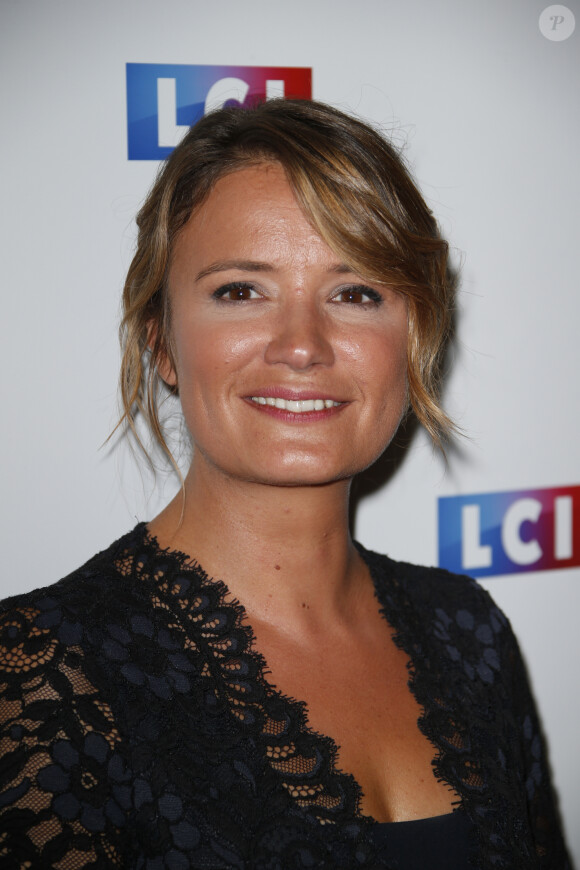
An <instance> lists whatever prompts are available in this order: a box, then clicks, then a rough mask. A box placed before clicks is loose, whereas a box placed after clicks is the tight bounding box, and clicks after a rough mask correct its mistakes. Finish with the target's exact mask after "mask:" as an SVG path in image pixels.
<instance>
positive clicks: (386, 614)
mask: <svg viewBox="0 0 580 870" xmlns="http://www.w3.org/2000/svg"><path fill="white" fill-rule="evenodd" d="M137 530H140V531H141V533H142V535H143V543H144V544H145V545H146V546H147V547H149V548H151V549H152V551H154V552H155V553H156V554H157V555H158V556H161V557H163V558H164V559H170V560H171V561H172V562H173V563H174V565H175V567H176V568H177V570H178V572H186V574H189V573H190V572H191V573H193V574H194V575H195V576H196V577H197V578H198V580H199V581H200V582H201V586H202V588H203V589H213V590H214V592H215V595H216V597H217V608H218V609H219V610H220V611H223V612H224V613H226V614H230V615H231V616H232V617H233V622H234V625H235V628H236V629H237V630H238V631H241V632H242V633H243V635H245V637H246V640H247V644H246V647H245V649H243V650H242V652H241V656H243V657H245V658H246V659H248V660H249V661H251V662H252V663H253V664H254V666H255V667H254V668H253V669H252V670H254V671H255V679H256V681H257V683H258V684H259V686H260V688H261V689H262V691H263V698H262V699H261V702H262V704H264V702H267V701H270V702H271V703H272V704H273V706H274V707H276V709H277V712H280V710H282V711H284V712H285V714H286V718H287V719H288V720H289V721H292V722H293V724H294V727H295V730H296V732H297V733H298V735H300V736H302V737H303V738H304V739H305V740H306V741H307V742H309V743H310V744H311V748H312V749H313V750H315V755H317V754H321V755H322V756H326V763H327V776H328V778H329V780H330V781H331V782H333V783H334V784H335V785H340V791H341V792H343V794H344V796H345V797H346V798H347V799H346V804H349V805H350V806H351V810H350V814H351V817H354V818H356V819H357V821H358V822H360V823H362V824H364V825H365V826H367V825H368V826H376V825H381V826H382V825H390V824H397V822H396V821H395V822H393V821H383V822H382V821H379V820H378V819H376V818H375V817H374V816H372V815H370V814H368V813H364V812H363V811H362V809H361V803H362V799H363V795H364V791H363V789H362V786H361V785H360V783H359V782H358V780H357V779H356V777H355V776H354V774H352V773H349V772H348V771H346V770H343V769H342V768H341V767H340V766H339V764H338V758H339V753H340V747H339V745H338V744H337V742H336V741H335V740H334V738H332V737H330V736H329V735H326V734H324V733H322V732H320V731H317V730H316V729H314V728H313V727H312V726H311V725H310V721H309V711H308V705H307V703H306V702H305V701H302V700H300V699H297V698H294V697H292V696H290V695H288V694H286V693H284V692H282V691H281V690H280V689H279V688H278V687H277V686H276V685H275V684H273V683H271V682H270V681H269V680H268V678H267V674H268V673H269V668H268V663H267V660H266V658H265V656H264V655H263V653H261V652H260V651H259V650H258V649H256V646H255V644H256V638H255V634H254V630H253V627H252V624H251V621H250V619H249V617H248V614H247V611H246V609H245V607H244V605H243V604H242V603H241V602H240V601H239V600H238V599H237V598H236V597H235V596H234V595H233V594H232V592H231V590H230V589H229V587H228V585H227V583H225V582H224V581H223V580H220V579H216V578H214V577H212V576H211V575H209V574H208V573H207V572H206V571H205V570H204V568H203V566H202V565H200V563H199V562H197V560H196V559H195V558H194V557H192V556H190V555H189V554H187V553H185V552H183V551H181V550H177V549H172V548H171V547H162V546H161V544H160V543H159V541H158V539H157V536H156V535H154V534H153V533H152V532H150V531H149V528H148V526H147V524H146V523H144V522H143V523H139V525H138V526H137V527H136V529H135V531H137ZM354 544H355V547H356V548H357V551H358V552H359V554H360V556H361V558H362V559H363V561H364V563H365V565H366V567H367V569H368V571H369V575H370V578H371V582H372V584H373V589H374V595H375V598H376V599H377V602H378V604H379V612H380V615H381V618H383V619H384V620H385V624H386V625H385V627H386V629H388V628H390V629H391V630H392V632H393V634H392V639H393V642H394V643H395V645H396V646H397V647H398V648H399V649H401V650H402V651H403V652H404V653H405V655H406V656H407V659H408V662H407V669H408V671H409V675H410V678H409V683H408V685H409V691H410V692H411V694H412V695H413V697H414V698H415V700H416V702H417V704H418V706H419V708H420V709H421V710H422V711H423V712H422V713H421V715H420V716H419V719H418V721H417V727H418V728H419V730H420V731H421V733H422V734H423V735H424V736H425V737H426V739H427V740H428V741H429V743H430V744H431V746H432V748H433V753H434V754H433V758H432V761H431V764H432V767H433V773H434V775H435V777H436V779H438V780H439V781H442V782H445V783H446V784H447V785H448V786H449V788H450V789H451V790H452V792H454V793H455V794H456V795H457V801H456V805H455V806H454V809H453V810H450V812H449V813H448V814H445V815H451V814H453V812H455V811H457V810H458V809H460V808H463V807H462V801H461V798H460V797H459V795H458V792H457V790H456V789H455V788H454V787H453V785H452V784H451V783H449V782H448V781H447V780H445V779H444V778H443V776H442V775H441V770H440V766H439V762H440V759H441V757H442V754H443V749H442V747H441V746H440V745H438V744H437V742H436V741H435V740H434V738H433V736H429V735H428V734H427V733H425V731H424V730H423V729H422V728H421V722H422V720H424V718H425V709H424V705H423V704H422V703H421V701H420V700H419V698H417V695H416V693H415V690H414V689H415V682H416V675H417V670H416V662H415V661H414V659H413V656H412V654H411V651H410V646H411V643H410V637H409V635H408V632H407V631H405V626H404V624H402V622H404V620H403V619H402V617H401V613H402V611H403V610H404V609H405V608H404V607H403V606H401V604H402V602H400V601H399V602H396V603H395V606H392V605H391V606H390V607H389V606H388V605H387V603H386V602H385V600H384V599H385V596H384V594H381V592H383V593H384V590H382V589H381V585H384V583H383V584H381V583H380V582H379V577H378V576H377V575H378V570H377V567H376V566H375V565H374V564H373V562H374V561H375V559H376V558H377V555H378V554H375V553H372V552H371V551H368V550H366V548H365V547H363V546H362V545H361V544H360V543H358V542H356V541H355V542H354ZM380 558H381V560H382V561H384V562H385V563H387V564H389V565H393V567H394V566H395V564H396V563H392V562H391V560H390V559H389V558H388V557H387V556H381V557H380ZM381 573H384V572H381ZM152 579H154V578H152ZM390 593H391V596H395V598H397V596H398V595H401V594H402V593H401V590H400V589H399V588H397V584H395V583H393V584H391V589H390ZM397 604H398V605H399V606H397ZM213 611H214V613H215V611H216V608H215V607H214V608H213ZM239 656H240V653H239V652H237V655H236V658H237V657H239ZM236 712H239V711H236ZM262 712H263V715H264V717H268V711H267V710H266V709H265V706H264V708H263V709H262ZM270 763H271V764H272V766H274V765H275V762H272V760H271V759H270ZM294 797H295V796H294ZM344 802H345V801H344V800H343V801H341V803H344ZM347 812H348V811H347ZM436 817H437V816H433V817H428V818H436ZM403 821H406V820H403Z"/></svg>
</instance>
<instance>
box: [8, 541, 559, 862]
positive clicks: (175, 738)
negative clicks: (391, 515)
mask: <svg viewBox="0 0 580 870" xmlns="http://www.w3.org/2000/svg"><path fill="white" fill-rule="evenodd" d="M363 555H364V558H365V559H366V560H367V563H368V564H369V567H370V570H371V573H372V575H373V578H374V581H375V585H376V592H377V596H378V598H379V601H380V603H381V606H382V609H383V612H384V615H385V616H386V618H387V619H388V621H389V623H390V625H391V626H392V627H393V628H394V630H395V632H396V642H397V644H398V645H399V646H400V647H401V648H402V649H404V650H405V652H406V653H407V655H408V656H409V658H410V661H411V662H412V664H411V666H410V670H411V673H410V676H411V687H412V690H413V692H414V694H415V696H416V698H417V700H418V702H419V703H420V705H421V706H422V707H423V710H424V714H423V716H422V718H421V720H420V723H419V724H420V727H421V729H422V730H423V732H424V733H425V735H426V736H427V737H428V738H429V739H430V740H431V742H432V743H433V745H434V747H435V750H434V752H435V755H436V758H435V761H434V766H435V772H436V775H437V776H438V777H439V778H440V779H441V780H444V781H445V782H447V783H448V784H449V785H450V786H451V787H452V788H453V789H454V790H455V791H456V793H457V794H459V795H460V796H461V802H462V805H463V806H464V808H465V810H466V811H467V813H468V814H469V815H470V817H471V819H472V820H473V821H474V823H475V827H476V829H477V839H478V843H477V844H474V859H473V860H474V865H473V866H475V867H481V868H492V867H493V868H506V870H507V868H510V870H511V868H518V867H521V868H524V867H525V868H533V867H538V868H549V867H550V868H558V870H560V868H566V867H567V866H569V865H568V864H567V858H566V853H565V847H564V845H563V843H562V839H561V835H560V832H559V828H558V822H557V818H556V814H555V810H554V805H553V801H552V796H551V792H550V785H549V779H548V774H547V768H546V762H545V754H544V746H543V742H542V738H541V735H540V732H539V728H538V723H537V718H536V715H535V711H534V706H533V702H532V699H531V697H530V695H529V690H528V688H527V681H526V679H525V674H524V672H523V666H522V664H521V659H520V656H519V653H518V651H517V646H516V644H515V641H514V639H513V636H512V634H511V632H510V630H509V626H508V624H507V621H506V620H505V617H504V616H503V614H501V612H500V611H498V610H497V608H495V607H494V605H493V603H492V602H491V601H490V599H489V597H488V596H487V594H486V593H484V592H483V591H482V590H481V589H480V588H479V587H478V586H477V585H476V584H475V583H473V582H472V581H468V580H467V579H466V578H457V577H453V576H451V575H448V574H446V573H445V572H442V571H437V570H435V569H431V570H426V569H423V568H417V567H414V566H409V565H402V564H398V563H394V562H391V561H390V560H388V559H386V557H382V556H377V555H375V554H370V553H366V552H364V551H363ZM243 615H244V613H243V609H242V608H241V607H240V606H239V605H238V604H236V603H235V602H234V603H231V601H230V598H229V596H228V591H227V589H226V587H225V586H224V585H223V584H222V583H220V582H216V581H214V580H211V579H210V578H208V577H207V576H206V575H205V573H204V572H203V571H202V569H201V568H200V567H199V566H197V565H196V564H194V563H191V562H188V560H187V558H186V557H185V556H184V555H182V554H179V553H174V552H166V551H163V550H161V549H160V548H159V547H158V546H157V543H156V542H155V540H154V539H152V538H150V537H149V536H148V535H147V532H146V528H145V526H144V525H142V524H141V525H139V526H137V528H136V529H135V530H134V531H133V532H132V533H129V535H127V536H125V537H124V538H122V539H121V540H120V541H119V542H117V543H116V544H114V545H112V547H110V548H109V550H108V551H105V553H103V554H100V555H98V556H96V557H94V558H93V559H92V560H91V561H90V562H88V563H87V564H86V565H85V566H84V567H83V568H81V569H79V570H78V571H77V572H75V573H74V574H72V575H70V577H68V578H65V580H63V581H61V582H60V583H59V584H56V585H55V586H53V587H50V588H49V589H47V590H44V591H40V592H37V593H29V594H27V595H25V596H19V597H18V598H16V599H12V600H11V601H10V602H7V603H6V608H5V613H4V614H3V620H2V627H1V629H0V631H1V634H0V690H1V692H2V700H1V702H0V704H1V711H2V716H1V727H2V730H1V732H0V750H1V753H2V762H1V765H0V794H1V795H2V796H1V798H0V832H1V833H0V867H18V868H20V867H22V868H24V867H27V868H31V870H34V868H41V867H42V868H46V867H55V868H59V870H60V868H62V870H76V868H81V867H139V868H151V870H153V868H162V867H170V868H181V867H183V868H188V867H193V868H195V867H199V868H223V867H248V868H250V867H251V868H254V867H255V868H293V867H296V868H302V867H359V866H360V867H377V868H378V867H388V866H389V865H388V864H387V863H385V862H384V861H382V859H381V855H380V853H377V852H376V851H375V847H374V845H373V838H372V836H371V835H370V828H371V825H372V822H373V820H372V819H369V818H367V817H365V816H363V815H362V814H361V813H360V809H359V804H360V789H359V787H358V785H357V783H356V782H355V780H354V779H353V778H352V777H351V776H350V775H348V774H345V773H342V772H340V771H339V770H338V769H337V767H336V752H337V750H336V746H335V745H334V743H333V741H332V740H330V739H329V738H327V737H324V736H322V735H319V734H317V733H315V732H313V731H312V730H310V729H309V727H308V723H307V720H306V714H305V708H304V705H303V704H301V703H299V702H297V701H294V700H292V699H289V698H286V697H284V696H282V695H280V693H278V692H277V691H275V690H273V689H272V687H270V686H269V685H268V682H267V680H266V678H265V676H264V661H263V660H262V658H261V657H260V655H259V654H257V653H256V652H255V651H254V650H253V649H252V646H251V644H252V634H251V630H250V628H249V627H248V626H247V625H246V624H245V622H244V621H243Z"/></svg>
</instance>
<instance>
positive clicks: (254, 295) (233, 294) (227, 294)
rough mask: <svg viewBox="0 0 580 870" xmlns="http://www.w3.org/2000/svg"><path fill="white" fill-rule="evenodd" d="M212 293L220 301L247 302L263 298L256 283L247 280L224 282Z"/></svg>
mask: <svg viewBox="0 0 580 870" xmlns="http://www.w3.org/2000/svg"><path fill="white" fill-rule="evenodd" d="M211 295H212V296H213V298H214V299H217V300H218V301H220V302H246V301H248V300H251V299H260V298H261V297H260V294H259V293H258V291H257V290H256V288H255V287H254V285H253V284H248V283H247V282H246V281H232V282H231V283H229V284H224V285H223V286H222V287H218V289H217V290H214V292H213V293H212V294H211Z"/></svg>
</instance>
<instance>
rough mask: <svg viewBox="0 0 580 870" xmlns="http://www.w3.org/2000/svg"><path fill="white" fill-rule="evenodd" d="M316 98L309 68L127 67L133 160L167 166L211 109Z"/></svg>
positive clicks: (131, 65) (146, 64) (134, 65)
mask: <svg viewBox="0 0 580 870" xmlns="http://www.w3.org/2000/svg"><path fill="white" fill-rule="evenodd" d="M311 96H312V70H311V69H310V68H309V67H269V66H189V65H181V64H156V63H128V64H127V131H128V144H129V160H162V159H163V158H164V157H167V156H168V155H169V154H170V153H171V151H172V150H173V148H175V146H176V145H177V144H178V143H179V142H180V140H181V139H182V138H183V136H184V135H185V133H186V132H187V130H188V129H189V127H190V126H191V125H192V124H195V122H196V121H199V119H200V118H202V117H203V116H204V115H205V114H206V113H207V112H209V111H210V110H211V109H216V108H220V107H221V106H228V105H241V106H251V105H252V104H254V103H256V102H259V101H262V100H265V99H266V100H267V99H272V98H273V97H296V98H301V99H304V98H306V99H309V98H310V97H311Z"/></svg>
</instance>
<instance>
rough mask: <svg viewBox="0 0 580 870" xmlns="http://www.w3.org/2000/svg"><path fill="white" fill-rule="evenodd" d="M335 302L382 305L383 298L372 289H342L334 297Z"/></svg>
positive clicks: (361, 287) (360, 287)
mask: <svg viewBox="0 0 580 870" xmlns="http://www.w3.org/2000/svg"><path fill="white" fill-rule="evenodd" d="M332 301H333V302H346V303H348V304H350V305H367V306H368V305H380V303H381V302H382V301H383V299H382V296H380V294H379V293H377V291H376V290H373V289H372V287H365V286H357V285H355V286H353V287H342V288H341V289H340V290H339V291H338V293H337V294H336V295H335V296H334V297H333V299H332Z"/></svg>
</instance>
